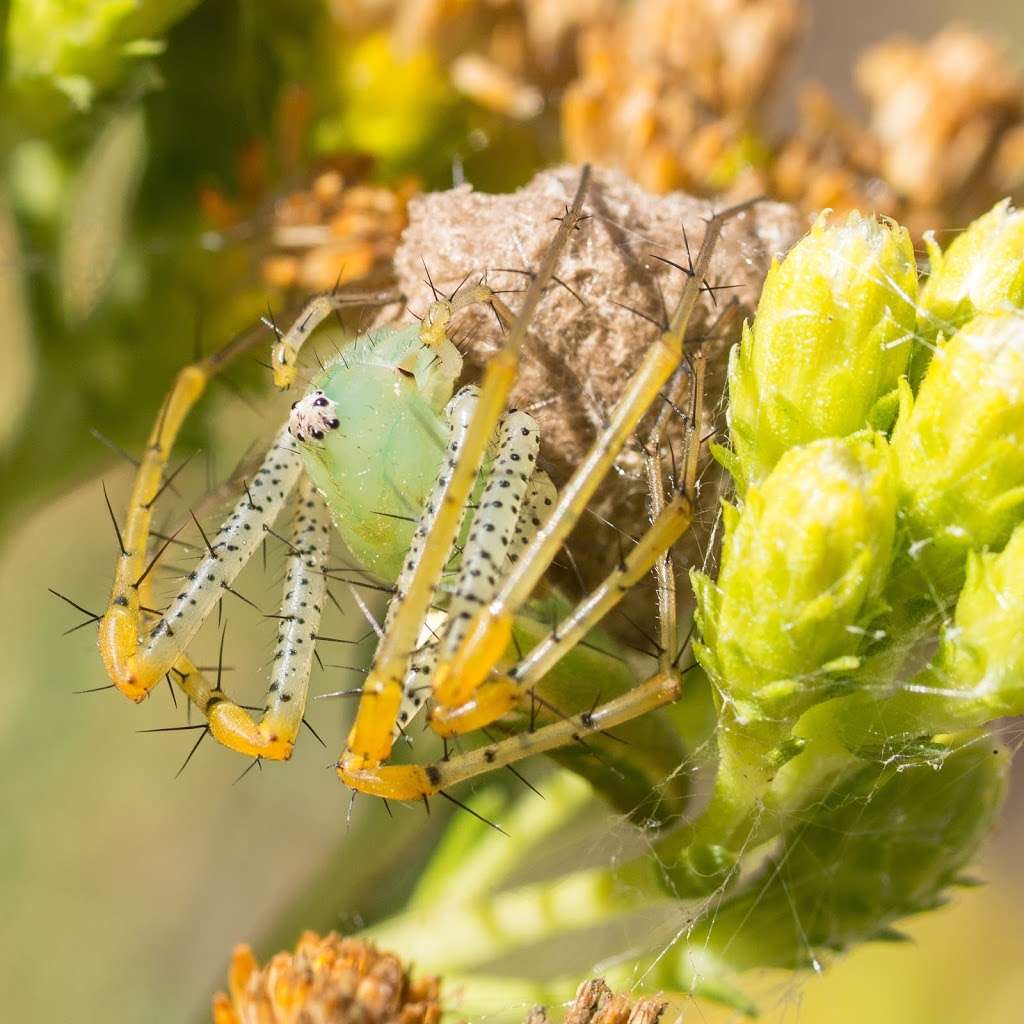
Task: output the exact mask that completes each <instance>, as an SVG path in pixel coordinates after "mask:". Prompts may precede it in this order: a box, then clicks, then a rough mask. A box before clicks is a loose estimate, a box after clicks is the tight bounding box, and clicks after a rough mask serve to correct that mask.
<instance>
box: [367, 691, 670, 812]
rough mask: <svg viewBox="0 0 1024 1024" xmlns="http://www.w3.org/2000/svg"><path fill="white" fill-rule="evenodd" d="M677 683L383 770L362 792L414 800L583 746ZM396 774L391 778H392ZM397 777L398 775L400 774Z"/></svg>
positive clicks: (658, 703)
mask: <svg viewBox="0 0 1024 1024" xmlns="http://www.w3.org/2000/svg"><path fill="white" fill-rule="evenodd" d="M680 693H681V684H680V681H679V677H678V675H677V674H676V673H675V672H671V673H668V674H665V673H662V672H658V673H657V674H656V675H653V676H651V677H650V678H649V679H647V680H646V681H645V682H643V683H640V684H639V685H638V686H635V687H633V688H632V689H631V690H628V691H627V692H626V693H624V694H622V695H621V696H619V697H616V698H615V699H614V700H610V701H607V702H606V703H604V704H600V705H598V707H596V708H594V709H593V710H591V711H584V712H583V713H582V714H576V715H566V716H565V717H564V718H561V719H560V720H559V721H557V722H552V723H550V724H549V725H545V726H541V727H540V728H539V729H535V730H534V731H532V732H523V733H519V734H517V735H515V736H510V737H508V739H505V740H501V741H499V742H498V743H490V744H488V745H487V746H485V747H479V748H477V749H476V750H470V751H467V752H466V753H464V754H458V755H456V756H455V757H451V758H448V759H446V760H441V761H435V762H434V763H433V764H428V765H386V766H384V767H382V768H380V769H378V772H379V773H380V776H379V778H378V779H376V780H375V781H374V783H373V784H370V783H369V780H367V782H368V784H367V785H366V786H365V787H364V789H365V792H368V793H371V794H375V795H377V796H383V797H386V798H387V797H393V798H394V799H398V800H417V799H421V798H422V797H425V796H432V795H434V794H435V793H439V792H441V791H442V790H443V789H445V788H446V787H449V786H454V785H456V784H457V783H460V782H465V781H466V780H467V779H472V778H474V777H475V776H477V775H481V774H483V773H484V772H490V771H493V770H494V769H495V768H502V767H504V766H505V765H509V764H514V763H515V762H517V761H522V760H525V759H526V758H528V757H533V756H534V755H535V754H545V753H548V752H549V751H552V750H557V749H559V748H560V747H567V746H570V745H571V744H573V743H579V742H584V741H585V739H586V737H587V736H588V735H592V734H593V733H596V732H604V731H606V730H608V729H613V728H614V727H615V726H617V725H622V724H623V723H624V722H629V721H632V719H634V718H638V717H639V716H640V715H645V714H647V713H648V712H650V711H654V710H656V709H657V708H660V707H663V706H664V705H665V704H671V703H672V702H673V701H675V700H677V699H678V698H679V695H680ZM391 773H395V774H391ZM398 773H402V774H401V775H399V774H398Z"/></svg>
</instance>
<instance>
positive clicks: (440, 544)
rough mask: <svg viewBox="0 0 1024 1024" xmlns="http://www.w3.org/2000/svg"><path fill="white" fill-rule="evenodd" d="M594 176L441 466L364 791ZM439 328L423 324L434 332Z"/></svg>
mask: <svg viewBox="0 0 1024 1024" xmlns="http://www.w3.org/2000/svg"><path fill="white" fill-rule="evenodd" d="M589 178H590V174H589V168H584V170H583V173H582V174H581V175H580V184H579V188H578V189H577V193H576V197H575V199H574V201H573V205H572V207H571V209H570V210H569V211H568V213H567V214H566V216H565V218H564V219H563V220H562V222H561V225H560V226H559V229H558V231H557V232H556V233H555V237H554V238H553V240H552V242H551V244H550V245H549V247H548V250H547V253H546V255H545V257H544V260H543V261H542V264H541V267H540V269H539V270H538V273H537V276H536V278H535V279H534V280H533V282H532V283H531V285H530V288H529V289H528V291H527V294H526V297H525V299H524V301H523V306H522V308H521V309H520V311H519V314H518V315H517V316H516V318H515V321H514V322H513V324H512V327H511V329H510V330H509V332H508V334H507V335H506V337H505V341H504V344H503V345H502V347H501V349H499V350H498V352H497V353H496V354H495V355H494V356H493V357H492V358H491V360H490V361H489V362H488V365H487V368H486V370H485V372H484V377H483V382H482V384H481V387H480V393H479V398H478V400H477V403H476V409H475V412H474V414H473V417H472V419H471V421H470V422H469V423H468V425H467V429H466V436H465V441H464V443H463V445H462V447H461V449H460V450H459V451H458V453H457V455H456V458H455V460H454V465H451V464H450V463H451V460H450V459H449V460H448V462H447V463H442V466H443V467H444V468H443V470H442V477H444V478H445V481H444V487H443V493H442V497H441V500H440V503H439V505H438V507H437V509H436V514H435V517H434V519H433V522H432V523H431V524H430V527H429V530H428V533H427V535H426V538H425V542H424V544H423V549H422V553H421V555H420V557H419V558H418V559H417V561H416V563H415V568H414V569H413V570H412V574H411V577H410V578H409V580H408V586H407V587H406V588H405V589H404V592H402V591H400V592H399V593H398V594H396V595H395V598H394V601H393V602H392V603H393V605H394V606H395V610H394V613H393V614H392V615H389V619H390V620H391V621H390V628H388V630H387V631H386V632H385V634H384V638H383V640H382V641H381V643H380V646H379V647H378V649H377V653H376V655H375V657H374V660H373V664H372V666H371V668H370V672H369V674H368V676H367V678H366V681H365V682H364V684H363V695H362V697H361V699H360V702H359V707H358V710H357V712H356V720H355V724H354V725H353V727H352V730H351V732H350V733H349V738H348V744H347V746H346V750H345V753H344V754H343V755H342V758H341V761H340V762H339V767H338V772H339V775H340V776H341V777H342V779H343V780H344V781H345V782H348V783H350V784H355V785H357V788H359V787H358V777H359V774H360V773H361V772H364V771H366V770H367V769H369V770H371V771H372V770H373V769H375V768H376V767H377V766H378V765H380V764H381V762H383V761H384V760H385V759H386V758H387V757H388V755H389V754H390V753H391V746H392V730H393V725H394V722H395V719H396V717H397V715H398V713H399V707H400V705H401V699H402V690H403V682H404V680H405V678H406V674H407V671H408V668H409V661H410V658H411V656H412V653H413V651H414V650H415V647H416V641H417V638H418V636H419V633H420V630H421V628H422V623H423V622H424V620H425V618H426V614H427V611H428V609H429V606H430V603H431V601H432V599H433V596H434V591H435V588H436V586H437V583H438V581H439V580H440V579H441V576H442V573H443V571H444V566H445V565H446V563H447V561H448V558H449V555H450V552H451V550H452V545H453V543H454V541H455V538H456V536H457V533H458V530H459V526H460V524H461V522H462V517H463V514H464V510H465V505H466V502H467V500H468V498H469V496H470V493H471V491H472V488H473V484H474V482H475V480H476V477H477V472H478V470H479V467H480V463H481V462H482V460H483V457H484V453H485V452H486V449H487V446H488V444H489V443H490V441H491V438H492V436H493V434H494V431H495V428H496V427H497V425H498V421H499V419H500V418H501V416H502V414H503V413H504V412H505V408H506V405H507V402H508V396H509V392H510V391H511V388H512V385H513V384H514V383H515V380H516V377H517V374H518V367H519V352H520V348H521V346H522V342H523V339H524V337H525V335H526V331H527V329H528V326H529V322H530V319H531V317H532V315H533V312H534V310H535V309H536V307H537V304H538V303H539V301H540V298H541V295H542V294H543V292H544V289H545V288H546V287H547V285H548V283H549V282H550V280H551V275H552V274H553V273H554V272H555V267H556V264H557V261H558V258H559V256H560V255H561V252H562V249H563V248H564V246H565V244H566V242H567V241H568V238H569V235H570V233H571V232H572V230H573V228H574V227H575V226H576V224H577V223H578V221H579V218H580V214H581V211H582V207H583V199H584V196H585V194H586V189H587V185H588V182H589ZM432 326H433V325H432V324H426V323H425V325H424V327H425V330H427V331H429V330H431V329H432ZM504 639H507V637H506V638H504ZM501 653H502V651H501V650H496V651H494V652H493V659H492V664H493V662H494V661H496V660H497V658H498V657H500V655H501Z"/></svg>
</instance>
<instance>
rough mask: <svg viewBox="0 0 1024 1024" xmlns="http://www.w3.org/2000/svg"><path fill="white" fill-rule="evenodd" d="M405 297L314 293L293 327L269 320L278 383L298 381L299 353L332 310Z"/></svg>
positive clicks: (275, 374) (281, 385) (381, 303)
mask: <svg viewBox="0 0 1024 1024" xmlns="http://www.w3.org/2000/svg"><path fill="white" fill-rule="evenodd" d="M400 298H401V296H399V295H394V294H384V295H361V294H355V293H352V292H326V293H325V294H323V295H317V296H314V297H313V298H312V299H310V300H309V302H307V303H306V305H305V306H303V307H302V309H301V310H300V311H299V315H298V316H297V317H296V318H295V319H294V320H293V321H292V323H291V326H290V327H289V328H288V330H287V331H284V332H283V333H282V332H281V331H279V330H278V329H277V325H276V324H275V323H274V322H273V321H272V320H271V321H270V322H269V323H267V322H266V321H264V322H265V323H267V326H268V327H270V328H271V329H272V330H273V331H274V333H275V334H276V335H277V342H276V343H275V344H274V347H273V348H272V349H271V352H270V362H271V365H272V367H273V373H274V386H275V387H279V388H290V387H291V386H292V384H294V383H295V378H296V376H297V375H298V372H299V368H298V363H299V353H300V352H301V351H302V346H303V345H305V344H306V342H307V341H309V339H310V337H311V336H312V334H313V332H314V331H315V330H316V329H317V327H319V326H320V324H322V323H323V322H324V320H326V319H327V318H328V317H329V316H330V315H331V314H332V313H334V312H336V311H338V310H339V309H344V308H345V307H346V306H387V305H390V304H391V303H394V302H398V301H399V299H400Z"/></svg>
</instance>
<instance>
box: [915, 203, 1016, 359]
mask: <svg viewBox="0 0 1024 1024" xmlns="http://www.w3.org/2000/svg"><path fill="white" fill-rule="evenodd" d="M925 243H926V245H927V246H928V256H929V260H930V262H931V274H930V276H929V277H928V280H927V281H926V282H925V284H924V287H923V288H922V289H921V302H920V308H919V310H918V327H919V330H920V335H921V340H922V342H923V343H924V349H923V350H922V351H921V352H920V358H918V357H917V356H915V360H914V361H915V369H916V370H917V372H916V373H915V374H914V376H915V377H920V374H921V373H923V371H924V367H925V366H926V365H927V361H928V359H929V358H930V351H931V349H932V348H933V347H934V344H935V342H936V340H937V339H938V337H939V336H940V335H941V336H943V337H945V338H949V337H950V336H951V335H952V334H953V333H954V332H955V331H956V330H957V328H959V327H961V326H962V325H963V324H965V323H966V322H967V321H968V320H970V319H971V317H973V316H974V315H975V314H977V313H997V312H1000V311H1001V310H1005V309H1011V308H1018V309H1019V308H1022V307H1024V210H1015V209H1014V208H1013V205H1012V204H1011V203H1010V200H1009V199H1004V200H1002V202H999V203H997V204H996V205H995V206H994V207H992V209H991V210H989V212H988V213H986V214H985V215H984V216H982V217H979V218H978V219H977V220H976V221H974V222H973V223H972V224H971V225H970V226H969V227H968V228H967V230H966V231H964V232H963V233H962V234H960V235H958V236H957V237H956V238H955V239H954V240H953V242H952V243H951V244H950V246H949V248H948V249H947V250H946V251H945V252H943V251H942V249H941V248H939V245H938V243H937V242H936V241H935V239H934V237H932V236H931V235H926V236H925ZM918 367H919V369H917V368H918Z"/></svg>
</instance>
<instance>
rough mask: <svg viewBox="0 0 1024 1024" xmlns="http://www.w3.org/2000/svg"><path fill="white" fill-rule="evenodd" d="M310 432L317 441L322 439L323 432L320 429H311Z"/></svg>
mask: <svg viewBox="0 0 1024 1024" xmlns="http://www.w3.org/2000/svg"><path fill="white" fill-rule="evenodd" d="M310 434H311V435H312V436H313V437H315V438H316V439H317V440H318V441H322V440H323V439H324V432H323V431H322V430H311V431H310Z"/></svg>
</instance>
